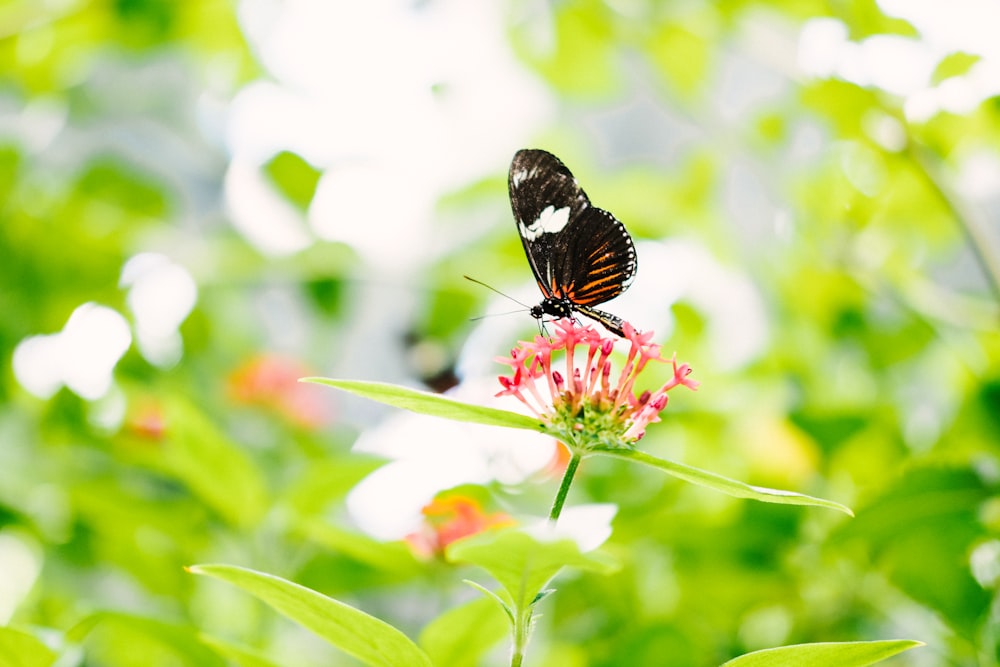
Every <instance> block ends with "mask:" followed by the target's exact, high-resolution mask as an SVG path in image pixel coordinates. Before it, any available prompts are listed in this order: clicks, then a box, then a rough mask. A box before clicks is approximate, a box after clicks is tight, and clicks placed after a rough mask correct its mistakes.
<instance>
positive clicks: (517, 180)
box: [511, 169, 528, 187]
mask: <svg viewBox="0 0 1000 667" xmlns="http://www.w3.org/2000/svg"><path fill="white" fill-rule="evenodd" d="M527 177H528V170H527V169H519V170H518V171H517V172H515V174H514V178H513V179H511V180H513V181H514V186H515V187H517V186H518V185H520V184H521V182H522V181H524V179H525V178H527Z"/></svg>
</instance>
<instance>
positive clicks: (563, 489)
mask: <svg viewBox="0 0 1000 667" xmlns="http://www.w3.org/2000/svg"><path fill="white" fill-rule="evenodd" d="M579 465H580V455H579V454H577V453H576V452H573V453H572V455H571V456H570V459H569V463H567V464H566V472H565V473H563V478H562V483H561V484H560V485H559V493H557V494H556V499H555V502H553V503H552V511H551V512H549V524H550V525H555V523H556V521H558V520H559V515H560V514H562V508H563V504H564V503H565V502H566V496H567V495H568V494H569V487H570V485H571V484H572V483H573V475H575V474H576V469H577V467H578V466H579Z"/></svg>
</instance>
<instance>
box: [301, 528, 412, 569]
mask: <svg viewBox="0 0 1000 667" xmlns="http://www.w3.org/2000/svg"><path fill="white" fill-rule="evenodd" d="M300 529H301V531H302V532H303V534H304V535H305V536H306V537H308V538H309V539H311V540H313V541H315V542H317V543H318V544H321V545H323V546H324V547H326V548H327V549H330V550H331V551H335V552H338V553H342V554H344V555H345V556H348V557H350V558H353V559H354V560H356V561H358V562H359V563H364V564H366V565H369V566H371V567H373V568H376V569H378V570H380V571H382V572H384V573H387V574H388V573H395V574H400V575H402V576H415V575H416V574H417V573H419V572H421V571H422V570H423V566H422V565H421V564H420V562H419V561H417V559H416V558H414V557H413V552H412V551H411V550H410V549H409V547H407V546H406V545H405V544H404V543H402V542H388V543H386V542H379V541H378V540H375V539H373V538H371V537H368V536H367V535H363V534H361V533H354V532H351V531H349V530H345V529H343V528H340V527H338V526H336V525H333V524H331V523H329V522H327V521H325V520H322V519H313V520H305V521H303V522H302V524H301V526H300Z"/></svg>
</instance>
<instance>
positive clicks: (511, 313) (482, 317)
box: [469, 308, 524, 322]
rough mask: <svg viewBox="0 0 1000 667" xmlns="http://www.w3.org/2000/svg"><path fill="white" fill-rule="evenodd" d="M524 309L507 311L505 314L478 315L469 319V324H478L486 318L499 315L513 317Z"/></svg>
mask: <svg viewBox="0 0 1000 667" xmlns="http://www.w3.org/2000/svg"><path fill="white" fill-rule="evenodd" d="M523 312H524V309H523V308H522V309H518V310H508V311H507V312H505V313H486V314H485V315H479V316H478V317H470V318H469V321H470V322H478V321H479V320H485V319H486V318H487V317H499V316H500V315H513V314H514V313H523Z"/></svg>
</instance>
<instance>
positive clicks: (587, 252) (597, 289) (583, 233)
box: [553, 207, 638, 306]
mask: <svg viewBox="0 0 1000 667" xmlns="http://www.w3.org/2000/svg"><path fill="white" fill-rule="evenodd" d="M555 241H556V244H557V245H558V246H561V247H562V248H564V249H563V250H560V251H558V252H556V253H555V256H556V260H557V261H559V262H560V263H561V266H559V267H558V268H557V270H556V275H557V276H560V278H559V280H558V281H557V283H556V285H557V287H556V289H557V292H554V293H553V296H563V297H566V298H567V299H569V300H570V301H572V302H573V303H574V304H578V305H582V306H593V305H597V304H599V303H604V302H605V301H608V300H610V299H613V298H615V297H616V296H618V295H619V294H621V293H622V292H624V291H625V290H626V289H628V287H629V285H631V284H632V279H633V278H634V277H635V272H636V269H637V268H638V263H637V261H636V253H635V244H634V243H633V242H632V237H631V236H629V233H628V231H626V229H625V225H623V224H622V223H621V221H620V220H618V218H616V217H615V216H613V215H611V214H610V213H608V212H607V211H605V210H603V209H600V208H595V207H588V208H586V209H584V210H583V211H582V212H581V213H580V215H579V217H578V218H577V219H575V220H573V221H572V222H571V223H570V224H569V225H568V226H567V228H566V230H565V232H564V233H563V234H562V235H561V236H560V238H557V239H556V240H555Z"/></svg>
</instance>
